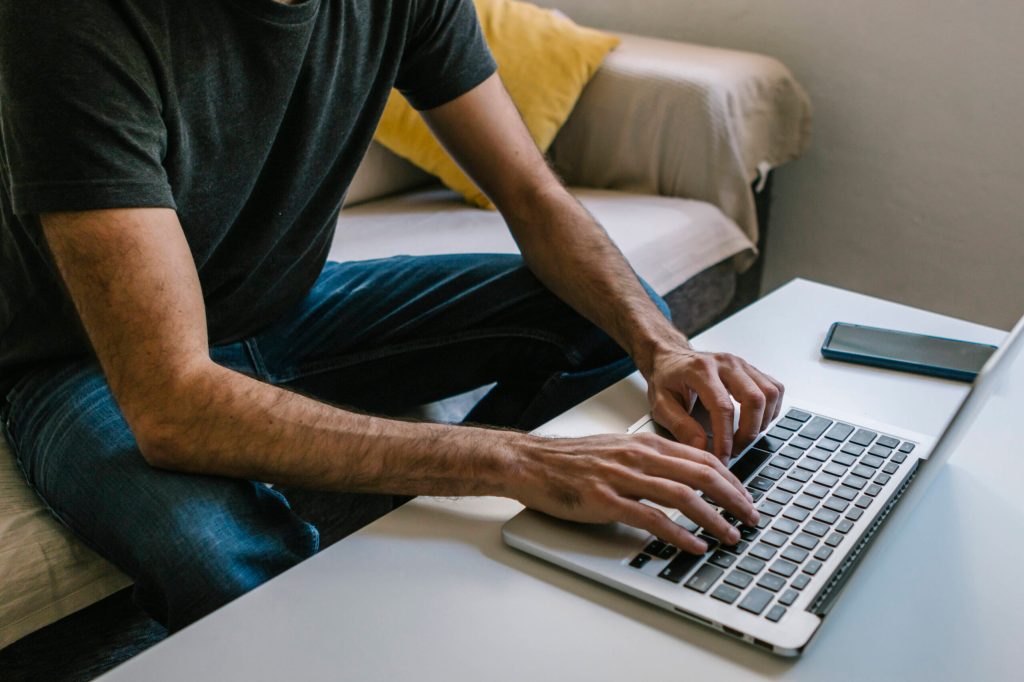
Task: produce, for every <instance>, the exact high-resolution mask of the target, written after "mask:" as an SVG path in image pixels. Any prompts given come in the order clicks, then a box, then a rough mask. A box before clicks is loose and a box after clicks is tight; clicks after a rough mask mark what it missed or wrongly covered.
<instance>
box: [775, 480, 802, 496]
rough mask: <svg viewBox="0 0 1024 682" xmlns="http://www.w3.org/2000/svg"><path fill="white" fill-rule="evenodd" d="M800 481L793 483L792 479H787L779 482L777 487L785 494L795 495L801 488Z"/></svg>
mask: <svg viewBox="0 0 1024 682" xmlns="http://www.w3.org/2000/svg"><path fill="white" fill-rule="evenodd" d="M802 485H803V484H802V483H800V481H794V480H793V479H792V478H787V479H785V480H784V481H779V483H778V485H777V487H778V488H780V489H781V490H785V491H786V492H787V493H795V492H797V491H798V490H800V488H801V487H802Z"/></svg>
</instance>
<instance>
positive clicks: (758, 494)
mask: <svg viewBox="0 0 1024 682" xmlns="http://www.w3.org/2000/svg"><path fill="white" fill-rule="evenodd" d="M747 492H748V493H750V496H751V497H752V498H754V502H757V501H758V500H760V499H761V498H762V497H764V493H763V492H762V491H760V490H758V489H757V488H747Z"/></svg>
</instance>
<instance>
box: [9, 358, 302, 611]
mask: <svg viewBox="0 0 1024 682" xmlns="http://www.w3.org/2000/svg"><path fill="white" fill-rule="evenodd" d="M215 350H217V351H227V350H234V352H233V353H231V354H233V355H236V356H238V357H244V351H242V349H241V345H240V344H235V348H234V349H231V347H227V348H224V349H215ZM214 355H215V359H216V352H215V353H214ZM4 412H6V413H7V414H6V415H4V416H5V417H6V426H7V431H8V434H7V435H8V440H9V441H10V443H11V445H12V449H13V450H14V452H15V453H16V456H17V458H18V462H19V465H20V466H21V468H22V470H23V471H24V472H25V475H26V478H27V479H28V481H29V483H30V484H31V485H32V486H33V487H34V488H35V489H36V491H37V492H38V493H39V494H40V496H41V497H42V498H43V500H44V501H45V502H46V503H47V504H48V505H49V506H50V508H51V510H52V511H53V513H54V514H55V515H56V516H57V517H58V518H59V519H60V520H61V521H62V522H64V523H65V524H66V525H67V526H69V527H70V528H71V529H72V530H73V531H74V532H75V533H76V534H77V535H78V536H79V537H80V538H82V539H83V540H84V541H85V542H86V543H88V544H89V545H91V546H92V547H93V548H94V549H95V550H96V551H97V552H99V553H100V554H101V555H102V556H104V557H106V558H107V559H109V560H111V561H112V562H113V563H114V564H116V565H117V566H118V567H119V568H120V569H121V570H123V571H124V572H125V573H127V574H128V575H129V576H131V578H132V579H133V580H134V581H135V587H134V596H135V600H136V602H137V603H138V604H139V605H140V606H141V607H143V608H144V609H145V610H146V611H147V612H148V613H149V614H150V615H152V616H153V617H154V618H156V619H157V620H159V621H161V622H162V623H163V624H164V625H166V626H167V627H168V628H169V629H171V630H172V631H173V630H177V629H179V628H181V627H184V626H185V625H187V624H189V623H190V622H192V621H194V620H196V619H197V618H200V617H201V616H203V615H205V614H207V613H209V612H211V611H213V610H214V609H216V608H217V607H219V606H221V605H223V604H225V603H227V602H228V601H231V600H232V599H234V598H235V597H237V596H239V595H241V594H243V593H244V592H246V591H248V590H250V589H252V588H254V587H256V586H257V585H259V584H260V583H262V582H264V581H266V580H268V579H270V578H272V577H273V576H275V575H277V574H278V573H280V572H282V571H284V570H285V569H287V568H289V567H290V566H293V565H294V564H296V563H298V562H299V561H301V560H302V559H304V558H306V557H309V556H311V555H312V554H313V553H315V552H316V550H317V546H318V535H317V531H316V529H314V528H313V527H312V526H311V525H309V524H307V523H306V522H304V521H303V520H302V519H300V518H299V517H298V516H296V515H295V514H294V513H292V511H291V509H290V508H289V506H288V503H287V502H286V501H285V499H284V497H283V496H282V495H281V494H280V493H278V492H276V491H274V490H271V489H268V488H267V487H266V486H264V485H262V484H260V483H255V482H252V481H243V480H234V479H228V478H218V477H212V476H194V475H188V474H179V473H173V472H168V471H161V470H158V469H154V468H152V467H150V466H149V465H148V464H147V463H146V462H145V460H144V459H143V458H142V455H141V454H140V452H139V449H138V447H137V446H136V443H135V439H134V438H133V437H132V434H131V432H130V431H129V429H128V425H127V424H126V423H125V421H124V419H123V417H122V416H121V412H120V410H119V409H118V408H117V406H116V404H115V403H114V400H113V397H112V395H111V393H110V390H109V388H108V387H107V383H106V381H105V380H104V378H103V375H102V374H101V372H100V370H99V368H98V367H97V366H96V365H95V364H92V363H77V364H65V365H63V366H60V367H52V368H47V369H41V370H37V371H35V372H33V373H32V374H30V375H28V376H26V377H25V378H23V379H22V380H21V381H20V382H19V384H18V385H17V386H16V387H15V389H14V390H13V391H12V392H11V394H10V396H9V397H8V404H7V405H6V407H5V409H4Z"/></svg>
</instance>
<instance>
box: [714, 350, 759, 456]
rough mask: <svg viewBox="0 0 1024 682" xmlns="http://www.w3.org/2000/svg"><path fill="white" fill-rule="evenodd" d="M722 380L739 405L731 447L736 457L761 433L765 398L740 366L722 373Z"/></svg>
mask: <svg viewBox="0 0 1024 682" xmlns="http://www.w3.org/2000/svg"><path fill="white" fill-rule="evenodd" d="M722 379H723V381H724V383H725V386H726V387H727V388H728V389H729V391H730V392H731V393H732V394H733V395H734V396H736V400H737V401H738V402H739V404H740V425H739V429H738V430H737V431H736V435H735V437H734V439H733V446H732V454H733V455H737V454H739V453H740V452H742V451H743V449H744V448H746V447H747V446H748V445H750V444H751V443H753V442H754V439H755V438H757V434H759V433H761V431H762V428H761V424H762V423H763V422H764V416H765V412H766V410H765V407H766V405H767V398H766V396H765V394H764V392H763V391H762V390H761V388H760V387H759V386H758V385H757V383H755V382H754V380H753V378H751V376H750V375H749V374H747V372H746V370H745V368H743V367H742V366H740V367H737V368H733V369H727V370H725V371H723V373H722Z"/></svg>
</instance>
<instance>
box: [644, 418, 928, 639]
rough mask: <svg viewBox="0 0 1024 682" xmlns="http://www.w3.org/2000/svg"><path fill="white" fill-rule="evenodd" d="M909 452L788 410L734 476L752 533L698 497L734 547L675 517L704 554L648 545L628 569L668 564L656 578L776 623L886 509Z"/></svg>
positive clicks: (899, 444) (893, 442) (882, 438)
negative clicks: (750, 514)
mask: <svg viewBox="0 0 1024 682" xmlns="http://www.w3.org/2000/svg"><path fill="white" fill-rule="evenodd" d="M913 450H914V443H911V442H909V441H901V440H900V439H899V438H894V437H892V436H887V435H884V434H879V433H876V432H874V431H870V430H868V429H863V428H858V427H855V426H852V425H850V424H844V423H842V422H837V421H835V420H833V419H829V418H827V417H824V416H821V415H815V414H811V413H810V412H805V411H803V410H796V409H794V410H790V411H789V412H788V413H787V414H786V416H785V417H783V418H782V419H780V420H779V421H778V422H776V424H775V426H774V427H773V428H772V429H771V430H770V431H768V432H767V433H766V434H765V435H764V436H763V437H762V438H761V439H760V440H759V441H758V442H757V443H756V444H755V445H754V447H753V448H752V449H751V450H749V451H748V452H747V453H746V454H745V455H744V456H743V458H742V459H740V460H739V462H737V463H736V464H735V465H734V466H733V468H732V471H733V473H734V474H735V475H736V476H737V478H739V479H740V480H741V481H745V482H746V486H747V490H748V491H749V492H750V494H751V495H752V496H753V497H754V501H755V505H756V508H757V510H758V512H759V513H760V515H761V520H760V522H759V523H758V525H757V527H756V528H755V527H752V526H747V525H743V524H741V523H740V522H739V521H738V520H737V519H736V518H735V517H733V516H732V514H730V513H729V512H727V511H724V510H722V509H721V508H720V507H718V505H717V504H716V503H715V502H714V500H712V499H710V498H709V497H708V496H707V495H705V496H704V499H705V500H706V501H707V502H708V503H709V504H711V505H713V506H714V507H716V508H718V509H719V511H720V512H721V514H722V516H723V518H725V519H726V520H727V521H729V522H730V523H731V524H733V525H735V526H737V528H738V530H739V532H740V538H741V539H740V541H739V542H737V543H736V544H735V545H729V546H723V545H722V544H721V543H720V542H719V541H718V540H717V539H715V538H714V537H712V536H711V535H710V534H707V533H704V532H702V529H701V528H700V527H699V526H698V525H697V524H695V523H693V522H691V521H690V520H689V519H687V518H686V517H685V516H680V517H679V518H677V519H676V523H678V524H679V525H680V526H682V527H684V528H686V529H687V530H689V531H690V532H692V533H696V534H697V535H699V536H700V538H701V539H702V540H704V541H705V542H707V544H708V551H707V553H705V554H703V555H700V556H696V555H692V554H688V553H686V552H680V551H679V550H678V549H677V548H676V547H674V546H672V545H670V544H668V543H666V542H663V541H661V540H658V539H652V540H651V541H650V542H649V543H648V544H647V546H646V547H645V548H644V550H643V551H642V552H641V553H639V554H637V555H636V556H635V557H633V559H632V560H631V561H630V562H629V565H630V566H632V567H633V568H638V569H639V568H643V567H645V566H647V565H648V564H650V563H652V562H659V563H660V562H663V561H666V560H667V561H668V563H667V564H666V565H665V566H664V568H661V569H660V571H659V572H658V577H659V578H662V579H664V580H667V581H670V582H673V583H680V584H682V585H684V586H685V587H686V588H688V589H691V590H694V591H696V592H700V593H702V594H704V593H710V595H711V596H712V597H714V598H715V599H718V600H720V601H723V602H725V603H727V604H732V605H735V606H736V607H737V608H740V609H743V610H744V611H747V612H749V613H752V614H754V615H757V616H762V617H764V618H767V619H768V620H769V621H771V622H775V623H777V622H779V621H780V620H782V618H783V616H785V615H786V610H787V608H788V607H789V606H791V605H792V604H793V602H795V601H796V600H797V598H798V597H799V594H800V592H801V591H802V590H803V589H804V588H805V587H807V585H808V584H809V583H810V582H811V578H812V577H813V576H814V575H816V574H817V573H818V572H819V571H820V570H821V567H822V562H824V561H826V560H828V558H829V557H831V556H832V554H833V552H836V551H846V550H847V549H849V547H850V546H851V545H852V544H853V542H854V541H855V540H856V538H851V537H850V536H849V533H850V531H851V530H852V529H853V526H854V523H856V522H857V521H858V520H859V519H860V518H861V517H862V516H863V515H864V514H865V513H871V514H874V513H876V512H877V511H878V509H880V508H881V507H883V506H884V502H885V501H884V500H882V501H881V502H879V501H878V499H877V498H878V495H879V493H880V492H881V491H882V487H883V486H884V485H885V484H886V483H888V482H889V480H890V478H891V477H892V476H894V475H895V474H896V473H897V472H898V471H899V470H900V467H901V466H902V465H903V463H904V462H906V461H907V457H908V455H909V453H911V452H912V451H913ZM748 479H749V480H748Z"/></svg>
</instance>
